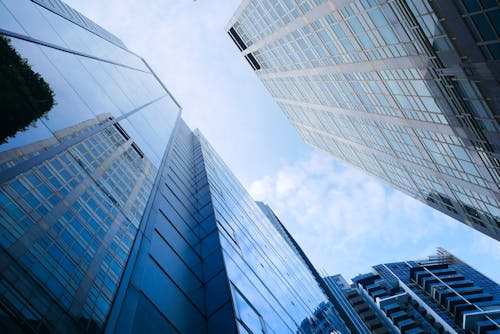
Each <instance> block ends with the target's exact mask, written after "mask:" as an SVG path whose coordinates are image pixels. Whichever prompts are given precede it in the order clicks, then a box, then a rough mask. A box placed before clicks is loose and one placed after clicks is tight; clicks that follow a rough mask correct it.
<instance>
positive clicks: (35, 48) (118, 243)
mask: <svg viewBox="0 0 500 334" xmlns="http://www.w3.org/2000/svg"><path fill="white" fill-rule="evenodd" d="M59 6H61V4H59ZM68 13H69V14H68ZM66 14H68V15H73V16H75V15H76V16H78V15H79V14H77V13H76V12H75V11H73V10H71V11H70V12H67V13H66ZM76 16H75V17H76ZM0 18H1V19H0V28H1V29H3V31H4V33H3V34H2V35H0V38H1V40H0V42H1V44H0V47H1V54H0V57H1V59H2V69H1V73H0V76H1V80H2V81H0V83H1V85H2V92H0V100H1V101H2V108H3V109H2V114H3V116H2V117H6V119H8V120H9V123H7V122H4V121H2V126H3V128H2V134H1V135H2V137H1V141H0V143H1V145H0V202H1V205H0V222H1V226H0V246H1V247H0V250H1V252H2V264H1V266H2V267H1V275H0V294H1V296H2V305H4V308H3V312H7V313H5V314H6V316H5V314H4V313H3V316H2V320H1V322H2V323H1V325H0V326H2V328H3V327H4V326H7V327H6V328H11V329H12V331H16V330H17V329H18V328H24V329H28V330H30V331H34V332H72V333H73V332H78V331H89V332H96V331H99V330H101V329H102V326H103V324H104V321H105V319H106V317H107V315H108V313H109V310H110V308H111V304H112V302H113V300H114V298H115V294H116V291H117V288H118V285H119V282H120V279H121V277H122V274H123V271H124V268H125V264H126V262H127V260H128V257H129V254H130V252H131V249H132V245H133V243H134V240H135V238H136V235H137V231H138V229H139V226H140V224H141V221H142V219H143V215H144V212H145V209H146V204H147V202H148V200H149V198H150V196H151V192H152V189H153V183H154V181H155V178H156V176H157V174H158V168H159V166H160V162H161V159H162V157H163V155H164V152H165V149H166V147H167V144H168V141H169V139H170V137H171V134H172V131H173V128H174V124H175V122H176V119H177V118H178V116H179V113H180V109H179V106H178V105H177V104H176V102H175V101H174V100H173V99H172V98H171V97H170V95H169V93H168V92H167V91H166V90H165V89H164V88H163V86H162V85H161V83H160V82H158V80H157V79H156V77H155V76H154V75H153V73H151V72H150V71H149V70H148V68H147V66H146V65H145V64H144V62H143V61H142V59H141V58H140V57H138V56H136V55H134V54H133V53H131V52H129V51H128V50H126V49H125V48H124V46H123V45H122V44H119V43H118V42H117V43H116V44H114V43H113V42H110V40H113V38H111V37H110V38H108V39H104V38H103V37H102V36H100V35H97V34H96V33H93V32H92V31H91V30H92V29H90V30H89V29H84V28H83V27H81V26H79V25H77V24H75V23H74V22H72V21H70V20H68V19H67V18H65V17H63V16H60V15H58V14H56V13H54V12H52V11H49V10H47V9H46V8H44V7H42V6H40V5H38V4H36V3H35V2H32V1H27V0H22V1H11V0H5V1H4V0H2V1H1V2H0ZM80 20H83V19H82V18H81V17H80ZM87 20H88V19H87ZM82 22H83V21H82ZM86 24H89V25H92V24H93V26H92V27H93V29H95V30H96V31H98V30H99V29H98V28H97V27H98V26H97V25H95V24H94V23H91V22H90V21H88V22H87V23H86ZM89 27H90V26H89ZM100 29H102V28H100ZM101 33H102V35H103V36H105V35H106V34H109V33H107V32H105V31H103V30H102V31H101ZM107 36H108V37H109V36H111V35H110V34H109V35H107ZM116 40H117V39H116ZM117 41H118V40H117ZM14 316H15V319H16V321H13V320H12V319H14V318H13V317H14ZM19 326H20V327H19Z"/></svg>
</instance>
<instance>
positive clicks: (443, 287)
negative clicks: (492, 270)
mask: <svg viewBox="0 0 500 334" xmlns="http://www.w3.org/2000/svg"><path fill="white" fill-rule="evenodd" d="M353 282H354V285H355V288H357V289H358V291H359V292H361V294H362V295H364V297H365V299H366V300H369V301H370V303H372V304H374V305H376V307H377V308H378V309H379V310H380V311H382V312H383V313H384V314H385V316H386V318H387V319H388V320H390V322H392V324H393V325H394V326H395V327H397V328H398V329H399V330H400V331H401V332H402V333H460V334H465V333H475V334H480V333H481V334H483V333H498V331H499V330H500V286H499V285H498V284H497V283H496V282H494V281H492V280H491V279H489V278H487V277H485V276H484V275H483V274H481V273H479V272H478V271H476V270H474V269H473V268H471V267H470V266H469V265H467V264H466V263H464V262H462V261H460V260H459V259H457V258H456V257H455V256H453V255H452V254H451V253H449V252H447V251H446V250H444V249H438V252H437V254H436V255H435V256H430V257H429V258H428V259H425V260H419V261H406V262H396V263H386V264H381V265H377V266H374V267H373V272H372V273H368V274H364V275H360V276H357V277H355V278H353Z"/></svg>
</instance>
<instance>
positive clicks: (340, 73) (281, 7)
mask: <svg viewBox="0 0 500 334" xmlns="http://www.w3.org/2000/svg"><path fill="white" fill-rule="evenodd" d="M499 22H500V6H499V4H498V2H496V1H483V0H481V1H479V0H468V1H465V0H453V1H452V0H446V1H428V0H411V1H410V0H409V1H404V0H393V1H387V0H377V1H375V0H296V1H285V0H245V1H243V2H242V3H241V5H240V6H239V8H238V9H237V11H236V13H235V14H234V16H233V18H232V19H231V20H230V21H229V23H228V25H227V31H228V34H229V36H230V38H231V39H232V40H233V41H234V43H235V44H236V46H237V47H238V48H239V50H240V52H241V54H242V55H243V56H244V57H245V59H246V60H247V61H248V62H249V64H250V66H251V68H252V69H253V70H254V71H255V73H256V74H257V76H258V77H259V79H261V81H262V83H263V84H264V85H265V86H266V88H267V89H268V90H269V92H270V93H271V95H272V96H273V98H274V99H275V101H276V102H277V103H278V105H279V106H280V107H281V109H282V111H283V113H284V114H285V116H286V117H287V118H288V120H289V121H290V122H291V123H292V124H293V126H294V127H295V128H296V130H297V132H298V133H299V134H300V136H301V137H302V138H303V139H304V141H305V142H307V143H309V144H311V145H313V146H315V147H317V148H319V149H321V150H323V151H326V152H328V153H330V154H332V155H333V156H335V157H336V158H338V159H341V160H343V161H346V162H348V163H349V164H352V165H354V166H356V167H358V168H360V169H362V170H364V171H367V172H368V173H370V174H372V175H374V176H376V177H378V178H380V179H382V180H385V181H386V182H388V183H390V184H391V185H393V186H394V187H396V188H397V189H399V190H401V191H403V192H405V193H407V194H409V195H411V196H413V197H415V198H417V199H419V200H420V201H423V202H425V203H427V204H429V205H430V206H432V207H434V208H436V209H439V210H441V211H442V212H444V213H446V214H448V215H450V216H452V217H454V218H456V219H458V220H460V221H462V222H464V223H465V224H467V225H469V226H471V227H473V228H475V229H477V230H479V231H481V232H483V233H485V234H487V235H489V236H491V237H493V238H495V239H497V240H499V239H500V218H499V216H500V205H499V200H498V199H499V196H500V192H499V188H498V185H499V184H500V170H499V166H500V162H499V154H500V135H499V129H500V126H499V122H498V121H499V120H498V117H499V116H498V115H499V110H500V100H499V97H500V85H499V81H498V79H499V78H500V62H499V59H500V39H499V36H500V24H499Z"/></svg>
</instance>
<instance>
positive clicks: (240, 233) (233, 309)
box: [105, 120, 351, 334]
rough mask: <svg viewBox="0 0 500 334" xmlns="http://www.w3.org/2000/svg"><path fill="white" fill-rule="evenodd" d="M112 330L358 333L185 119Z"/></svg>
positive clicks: (112, 319) (120, 297)
mask: <svg viewBox="0 0 500 334" xmlns="http://www.w3.org/2000/svg"><path fill="white" fill-rule="evenodd" d="M157 187H158V188H157V190H156V191H155V193H154V195H153V198H152V204H151V210H150V212H149V214H148V218H147V220H146V221H144V223H143V225H141V231H140V232H139V234H140V237H137V238H136V241H137V242H136V245H135V247H136V248H135V250H133V251H132V256H131V258H130V260H129V267H128V268H129V269H128V271H127V273H126V274H125V277H124V279H123V280H122V284H121V286H120V291H119V292H118V297H117V299H116V301H115V304H114V308H113V310H112V311H111V315H110V318H109V319H110V320H109V322H108V326H107V328H106V331H105V332H106V333H135V332H137V331H138V330H139V329H144V330H148V329H163V330H164V331H166V332H173V333H204V332H207V333H254V334H257V333H259V334H260V333H303V334H305V333H331V332H332V331H333V332H334V333H337V332H338V333H351V331H350V330H349V329H348V328H347V326H346V325H345V324H344V321H343V320H342V318H341V317H340V315H339V314H338V312H337V310H336V309H335V307H334V306H333V305H332V303H331V302H330V300H329V298H328V296H327V295H326V293H325V291H324V290H323V288H322V286H321V285H320V284H319V283H318V281H317V279H316V277H315V276H314V273H313V271H312V270H311V268H310V267H309V266H308V265H307V264H306V263H305V262H304V260H303V257H302V256H300V255H299V254H298V253H297V250H296V249H295V247H293V246H292V245H293V244H291V243H290V242H289V240H290V239H287V238H285V237H284V236H283V235H282V233H281V232H280V231H279V230H278V229H276V227H275V225H273V223H272V222H271V221H270V219H269V218H268V217H267V216H266V214H265V213H264V212H263V211H262V210H261V208H260V207H259V206H258V205H257V204H256V203H255V202H254V201H253V199H252V198H251V197H250V196H249V194H248V193H247V192H246V191H245V189H244V188H243V187H242V186H241V185H240V183H239V182H238V181H237V179H236V178H235V177H234V175H232V173H231V172H230V171H229V169H228V168H227V166H226V165H225V164H224V162H223V161H222V160H221V158H220V157H219V156H218V155H217V153H216V152H215V151H214V150H213V148H212V147H211V146H210V144H209V143H208V142H207V141H206V139H205V138H204V137H203V135H202V134H201V133H200V132H199V131H198V130H195V131H194V132H192V131H191V130H190V129H189V128H188V127H187V125H186V124H185V123H184V122H183V121H182V120H181V121H180V122H179V124H178V126H177V128H176V130H175V132H174V135H173V139H172V144H171V146H170V148H169V151H168V153H167V155H166V158H165V161H164V165H163V166H162V168H161V172H160V177H159V181H158V184H157Z"/></svg>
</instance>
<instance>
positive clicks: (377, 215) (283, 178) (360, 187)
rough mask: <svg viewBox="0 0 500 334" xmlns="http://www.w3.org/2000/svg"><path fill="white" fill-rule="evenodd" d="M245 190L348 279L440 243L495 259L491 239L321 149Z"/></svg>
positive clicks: (316, 257)
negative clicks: (266, 206) (271, 210)
mask: <svg viewBox="0 0 500 334" xmlns="http://www.w3.org/2000/svg"><path fill="white" fill-rule="evenodd" d="M249 192H250V193H251V194H252V196H253V197H254V198H256V199H258V200H262V201H264V202H267V203H268V204H269V205H270V206H271V207H272V208H273V210H274V211H275V212H276V214H277V215H278V216H279V217H280V218H281V220H282V221H283V223H284V224H285V225H286V226H287V228H288V229H289V230H290V232H291V233H292V235H294V236H295V237H296V239H297V241H298V242H299V244H300V245H301V246H302V247H303V248H304V250H305V251H306V254H308V256H309V257H310V259H311V261H312V262H313V263H315V265H317V266H318V268H323V269H326V270H327V271H328V272H329V273H332V274H333V273H339V272H340V273H343V274H345V276H346V278H351V277H353V276H354V275H356V274H358V273H361V272H368V271H369V270H370V267H371V266H373V265H376V264H379V263H383V262H395V261H399V260H410V259H421V258H424V257H426V256H428V255H431V254H432V253H433V252H434V249H435V248H436V247H437V246H445V248H449V249H450V250H451V251H455V252H456V253H457V255H458V256H459V257H460V254H464V252H468V253H470V251H468V250H470V247H469V245H470V244H473V245H474V247H475V252H476V253H477V254H475V256H476V255H477V256H480V255H481V254H482V255H484V254H493V253H495V252H496V254H497V256H496V257H497V259H498V254H500V252H499V246H498V243H496V242H495V241H494V240H492V239H490V238H488V237H484V236H479V237H480V238H479V239H478V236H477V234H478V233H477V232H475V231H473V230H472V229H470V228H469V227H466V226H464V225H463V224H461V223H459V222H457V221H455V220H454V219H452V218H450V217H448V216H446V215H444V214H442V213H440V212H438V211H436V210H433V209H431V208H430V207H428V206H427V205H425V204H423V203H420V202H419V201H417V200H415V199H413V198H411V197H409V196H407V195H405V194H403V193H401V192H399V191H395V190H392V189H391V188H389V187H388V186H386V185H385V184H383V183H381V182H379V181H378V180H376V179H375V178H374V177H371V176H369V175H367V174H364V173H363V172H361V171H358V170H357V169H354V168H351V167H347V166H344V165H343V164H341V163H339V162H336V161H334V160H333V159H331V158H329V157H328V156H327V155H325V154H323V153H320V152H313V153H311V154H310V155H309V156H307V157H305V158H304V159H302V160H299V161H297V162H295V163H294V164H292V165H288V166H284V167H282V168H281V169H280V170H278V171H277V172H276V173H275V175H269V176H266V177H264V178H262V179H260V180H256V181H254V182H253V183H251V185H250V186H249ZM464 236H466V237H464ZM468 244H469V245H468ZM477 256H476V257H474V256H472V257H471V260H473V261H477ZM479 266H480V267H481V266H484V264H480V265H479ZM482 269H485V268H484V267H483V268H482ZM486 269H488V268H486ZM493 275H498V273H496V274H495V273H493Z"/></svg>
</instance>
